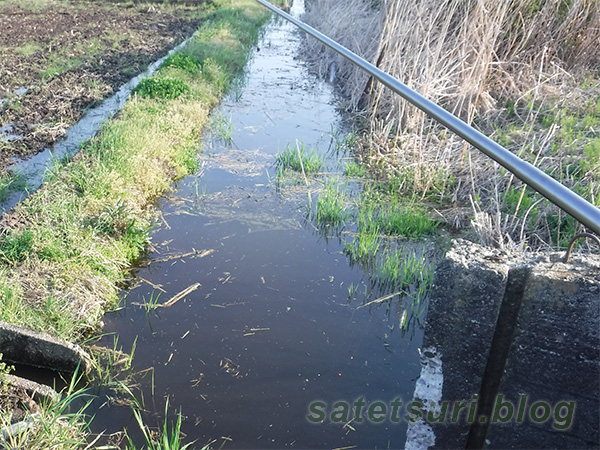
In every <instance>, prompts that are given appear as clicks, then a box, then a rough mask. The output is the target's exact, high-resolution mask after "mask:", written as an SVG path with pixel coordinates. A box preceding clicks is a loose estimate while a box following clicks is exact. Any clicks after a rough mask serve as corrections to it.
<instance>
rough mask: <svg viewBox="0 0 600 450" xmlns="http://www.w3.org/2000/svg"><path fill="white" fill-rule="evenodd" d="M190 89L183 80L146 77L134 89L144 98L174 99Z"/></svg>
mask: <svg viewBox="0 0 600 450" xmlns="http://www.w3.org/2000/svg"><path fill="white" fill-rule="evenodd" d="M189 91H190V88H189V86H188V85H187V84H185V83H184V82H183V81H181V80H173V79H170V78H146V79H145V80H142V81H141V82H140V84H138V85H137V87H136V88H135V89H134V90H133V92H134V93H135V94H137V95H138V96H140V97H142V98H153V99H163V100H174V99H176V98H178V97H181V96H182V95H184V94H187V93H188V92H189Z"/></svg>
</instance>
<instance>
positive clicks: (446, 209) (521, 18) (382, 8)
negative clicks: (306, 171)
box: [305, 0, 600, 249]
mask: <svg viewBox="0 0 600 450" xmlns="http://www.w3.org/2000/svg"><path fill="white" fill-rule="evenodd" d="M305 20H307V21H308V22H309V23H311V24H313V25H314V26H315V27H316V28H317V29H320V30H323V31H325V32H326V34H328V35H329V36H330V37H332V38H333V39H336V40H338V41H339V42H341V43H342V44H343V45H345V46H347V47H349V48H350V49H351V50H353V51H355V52H356V53H358V54H360V55H361V56H363V57H365V58H366V59H368V60H370V61H371V62H373V63H376V64H377V65H378V66H379V67H380V68H381V69H383V70H385V71H386V72H389V73H391V74H392V75H393V76H395V77H396V78H398V79H399V80H401V81H402V82H403V83H405V84H406V85H408V86H409V87H411V88H412V89H414V90H416V91H417V92H420V93H422V94H423V95H425V96H426V97H428V98H429V99H431V100H433V101H434V102H436V103H438V104H440V105H442V106H443V107H444V108H446V109H447V110H449V111H451V112H453V113H454V114H456V115H458V116H459V117H461V118H462V119H463V120H465V121H467V122H468V123H470V124H472V125H473V126H475V127H476V128H478V129H479V130H481V131H482V132H484V133H485V134H487V135H489V136H491V137H492V138H493V139H494V140H496V141H498V142H499V143H500V144H502V145H503V146H505V147H506V148H508V149H509V150H511V151H513V152H514V153H516V154H518V155H519V156H520V157H522V158H524V159H526V160H528V161H529V162H531V163H533V164H534V165H536V166H538V167H539V168H541V169H542V170H544V171H546V172H547V173H549V174H550V175H552V176H553V177H554V178H556V179H558V180H559V181H561V182H562V183H563V184H566V185H567V186H569V187H570V188H571V189H573V190H575V191H576V192H578V193H579V194H580V195H582V196H583V197H585V198H587V199H588V200H590V201H591V202H593V203H595V204H596V205H598V204H600V196H599V195H598V192H597V187H596V186H597V182H598V179H599V177H600V84H599V82H600V69H599V68H600V27H599V26H598V24H600V2H598V1H597V0H572V1H562V0H547V1H537V0H528V1H516V0H504V1H500V2H497V1H493V0H470V1H463V0H427V1H424V2H418V3H417V4H415V3H414V2H409V1H407V0H386V1H383V2H376V1H373V0H350V1H344V2H341V1H338V2H332V1H326V0H312V1H310V2H309V3H308V10H307V14H306V15H305ZM349 24H351V25H352V26H348V25H349ZM349 30H351V33H349ZM359 37H360V39H359ZM307 47H308V51H307V52H306V53H307V54H308V55H311V56H312V57H313V60H314V63H315V65H316V66H317V67H318V68H319V70H320V71H321V72H323V73H325V72H327V71H328V70H329V67H330V65H331V64H332V63H333V62H335V64H336V65H337V67H338V70H337V74H338V81H339V84H340V85H341V89H342V90H343V91H344V93H345V94H346V97H347V98H348V99H349V104H348V107H349V109H353V110H355V111H356V110H358V111H360V112H361V113H362V115H363V116H364V117H365V118H366V119H367V120H366V123H367V125H366V128H367V130H368V132H366V133H365V135H364V139H363V145H362V147H363V148H362V152H361V155H360V156H361V158H362V159H363V161H364V162H365V163H366V164H368V165H369V166H370V167H371V168H372V169H373V170H374V172H376V173H378V174H380V175H382V176H384V177H386V178H387V179H388V180H389V179H393V180H394V181H395V183H396V184H397V185H398V186H399V190H400V191H402V192H403V193H405V194H406V193H407V194H409V195H417V196H418V197H419V198H421V200H423V201H425V202H426V203H429V204H430V205H431V206H432V208H433V209H434V210H435V211H436V214H438V215H439V216H441V217H443V218H444V219H445V220H446V221H447V222H448V223H449V224H451V225H452V226H456V227H458V228H464V227H468V228H469V229H470V230H471V231H472V232H474V234H475V235H476V237H478V238H479V240H480V241H482V242H484V243H486V244H490V245H496V246H500V247H506V246H508V247H518V248H521V249H523V248H525V247H533V248H540V247H546V246H551V247H556V246H564V245H565V242H567V241H568V240H569V239H570V238H571V237H572V236H573V235H574V234H575V232H576V231H577V230H580V229H581V228H582V227H581V225H579V224H577V223H576V221H575V220H574V219H572V218H571V217H569V216H566V215H565V214H564V213H562V212H561V211H560V210H558V209H557V208H556V207H554V206H553V205H551V204H549V203H548V202H547V201H546V200H545V199H543V198H541V197H540V196H539V195H538V194H536V193H534V192H533V191H532V190H530V189H529V188H527V187H525V186H524V185H523V184H522V183H521V182H520V181H518V180H516V179H515V178H514V177H513V176H512V175H511V174H510V173H507V172H506V171H505V170H503V169H502V168H501V167H500V166H498V165H497V164H495V163H493V162H492V161H491V160H489V159H488V158H487V157H485V156H484V155H483V154H481V153H480V152H479V151H478V150H476V149H472V148H470V146H469V145H467V144H465V143H463V142H462V140H461V139H460V138H458V137H456V136H454V135H452V134H451V133H447V132H446V130H445V129H444V128H443V127H441V126H439V125H437V124H436V123H434V122H433V121H432V120H430V119H428V118H427V117H425V115H424V113H422V112H420V111H419V110H418V109H416V108H415V107H413V106H411V105H410V104H408V103H407V102H406V101H404V100H402V99H401V98H400V97H399V96H396V95H394V94H392V93H391V91H389V90H388V89H387V88H384V87H382V86H381V85H380V84H378V83H373V84H371V83H369V78H368V76H367V75H365V74H364V73H362V71H361V70H360V69H357V68H356V67H354V66H353V65H351V64H350V63H348V62H346V61H345V60H343V59H342V58H341V57H338V56H337V55H334V54H333V53H332V52H331V51H329V50H325V49H324V48H323V47H322V46H320V45H319V44H317V43H316V42H315V41H314V40H308V42H307Z"/></svg>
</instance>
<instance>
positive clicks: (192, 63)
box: [161, 53, 202, 74]
mask: <svg viewBox="0 0 600 450" xmlns="http://www.w3.org/2000/svg"><path fill="white" fill-rule="evenodd" d="M201 65H202V64H201V62H200V60H199V59H198V58H196V57H195V56H192V55H184V54H183V53H175V54H174V55H171V56H169V57H168V58H167V59H166V60H165V61H164V62H163V63H162V64H161V68H163V67H174V68H176V69H181V70H185V71H186V72H188V73H190V74H196V73H198V72H199V71H200V68H201Z"/></svg>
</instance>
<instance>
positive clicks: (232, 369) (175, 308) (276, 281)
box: [90, 1, 422, 448]
mask: <svg viewBox="0 0 600 450" xmlns="http://www.w3.org/2000/svg"><path fill="white" fill-rule="evenodd" d="M301 9H302V2H300V1H296V4H295V6H294V10H293V13H295V14H298V13H299V12H300V11H301ZM299 40H300V36H299V35H298V34H296V32H295V30H294V29H293V28H292V26H291V25H289V24H287V23H282V22H275V23H274V24H272V25H270V26H269V28H268V30H267V32H266V34H265V36H264V39H263V40H262V42H261V44H260V45H259V50H257V51H256V54H255V56H254V59H253V61H252V63H251V65H250V67H249V69H248V76H247V79H246V84H245V87H243V88H242V89H241V90H234V92H233V94H232V95H231V98H230V99H229V100H228V101H226V102H225V103H224V104H223V105H222V107H221V108H220V110H219V111H218V112H217V113H216V114H217V115H220V116H221V117H226V118H230V119H231V124H232V125H233V131H232V134H231V138H232V144H231V145H230V146H218V145H216V142H218V140H214V141H213V145H211V146H208V147H209V148H208V149H207V150H206V151H205V153H204V155H203V156H202V157H201V161H202V162H203V175H202V176H200V175H196V176H191V177H188V178H186V179H185V180H183V181H182V182H181V183H180V184H179V185H178V186H177V190H176V192H173V193H172V194H171V195H169V196H167V197H166V198H164V199H163V200H162V201H161V202H160V209H161V211H162V213H163V220H161V221H160V222H159V223H158V224H157V226H156V227H155V229H154V231H153V234H152V242H153V246H154V249H153V251H151V252H150V253H149V255H148V258H147V261H146V262H145V263H144V264H142V266H141V267H140V268H139V269H138V270H137V271H136V276H137V281H138V282H139V283H138V285H137V286H136V287H134V288H132V289H131V290H130V291H129V292H127V293H126V302H127V305H128V306H127V307H126V308H125V309H123V310H121V311H119V312H116V313H111V314H108V315H107V316H106V319H105V322H106V326H105V329H104V331H105V332H106V333H110V332H116V333H117V334H118V335H119V342H120V344H121V345H123V347H124V348H125V349H129V348H130V347H131V346H132V345H133V342H134V341H135V340H136V339H137V345H136V350H135V358H134V365H135V369H136V370H139V371H143V370H145V369H149V368H152V370H150V371H147V372H146V376H145V377H144V378H142V379H141V381H140V389H141V392H142V393H143V399H144V402H145V407H146V410H147V411H148V413H147V414H146V416H145V417H146V421H147V423H148V424H149V425H151V426H156V425H159V424H161V423H162V421H163V415H164V408H165V406H164V405H165V400H166V398H167V397H168V399H169V414H174V413H175V412H176V411H179V410H180V409H181V411H182V413H183V415H184V421H183V425H182V430H183V432H184V433H185V434H186V435H187V440H188V441H189V440H197V441H196V442H197V444H198V445H199V446H201V445H203V444H205V443H206V442H208V441H210V440H212V439H216V440H217V443H216V444H215V445H216V446H218V445H220V443H221V442H222V441H223V440H224V439H223V438H226V439H225V441H226V443H225V447H226V448H284V447H296V448H341V447H347V446H357V447H359V448H365V447H367V448H388V447H391V448H398V447H402V446H403V445H404V441H405V436H406V424H405V423H403V422H400V423H392V422H391V421H390V420H385V421H383V422H382V423H379V424H373V423H369V422H368V421H366V420H364V421H363V422H362V423H357V422H356V421H354V422H351V423H350V424H349V425H346V426H345V424H344V423H331V422H330V421H329V420H327V421H326V422H325V423H320V424H313V423H311V422H309V421H308V420H307V414H308V407H309V404H310V403H311V402H313V401H317V400H320V401H322V402H325V404H326V411H327V412H328V413H329V412H330V411H331V409H332V406H333V404H334V403H335V402H336V401H346V402H348V403H352V402H354V401H355V400H356V399H358V398H360V397H364V398H365V400H366V402H367V404H368V403H370V402H372V401H375V400H380V401H383V402H387V403H389V402H391V401H392V400H393V399H395V398H397V397H402V398H403V399H405V400H406V401H408V400H409V399H411V398H412V394H413V391H414V386H415V384H414V382H415V379H416V378H417V377H418V375H419V372H420V364H419V358H418V351H417V347H418V346H419V345H420V343H421V340H422V333H421V330H420V329H419V327H414V328H412V329H410V331H409V332H407V333H401V332H399V331H398V320H399V319H398V317H397V316H396V315H395V313H394V312H393V311H387V310H386V308H385V307H381V308H378V307H372V308H368V307H367V308H359V306H360V305H361V304H362V302H363V300H364V294H362V293H361V291H360V290H359V293H358V295H356V296H355V298H353V299H351V300H349V298H348V287H349V286H350V285H351V284H353V285H354V286H356V285H361V282H362V280H363V278H364V277H365V275H364V274H363V272H362V270H361V269H360V268H359V267H356V266H355V267H354V268H352V267H350V265H349V264H348V260H347V258H346V256H344V255H343V254H342V253H341V251H342V244H341V243H340V242H339V241H338V240H336V239H332V240H329V241H327V240H326V239H324V238H323V237H321V236H320V235H319V234H318V233H316V232H315V229H314V227H312V226H311V225H310V223H307V222H306V221H305V217H304V209H303V206H302V205H301V203H302V202H300V201H299V199H302V200H303V201H304V202H305V200H306V197H297V196H294V195H291V194H285V195H282V194H281V193H280V192H278V190H277V189H276V188H275V186H274V184H273V178H274V173H275V171H274V169H273V166H272V165H273V161H274V155H275V154H276V153H277V152H279V151H281V150H283V149H284V148H285V146H286V145H287V144H289V143H292V144H293V143H294V142H295V140H296V139H298V140H300V141H302V142H304V143H305V144H308V145H310V146H311V147H318V148H319V149H320V151H322V152H326V151H327V149H328V147H329V145H330V141H331V130H332V127H333V129H340V128H341V124H340V119H339V117H338V116H337V113H336V110H335V105H334V99H333V94H332V90H331V87H330V86H329V85H327V84H324V83H322V82H320V81H318V80H316V79H315V78H314V77H312V76H311V75H309V74H308V72H307V70H306V68H305V67H304V66H303V63H302V62H301V61H299V60H298V59H296V56H295V55H296V50H297V48H298V45H299ZM331 165H335V163H334V162H332V163H331ZM298 195H300V196H304V195H305V194H298ZM182 255H185V256H182ZM197 283H200V286H199V287H197V289H196V290H193V291H192V292H191V293H189V294H188V295H186V296H185V297H184V298H182V299H181V300H179V301H177V302H175V303H174V304H173V305H172V306H170V307H168V308H158V309H156V310H155V311H151V312H146V310H145V309H144V308H140V307H139V306H136V304H142V303H147V302H149V301H150V299H151V298H156V295H158V294H159V293H160V297H159V299H158V302H159V303H163V302H166V301H168V300H169V299H171V298H173V296H175V295H176V294H178V293H179V292H181V291H182V290H184V289H186V288H188V287H191V286H194V285H196V284H197ZM361 289H362V287H361ZM106 340H107V341H110V340H111V338H110V337H107V338H106ZM150 373H153V377H152V376H150V375H149V374H150ZM90 412H93V411H90ZM95 414H96V418H95V420H94V422H93V426H94V428H95V430H97V431H100V430H106V431H107V432H108V433H111V432H115V431H118V430H120V429H122V428H123V426H127V427H128V429H129V430H131V431H133V430H135V427H136V425H135V422H134V420H133V419H132V414H131V410H130V409H129V408H127V407H119V406H115V405H110V406H109V405H108V404H104V405H103V406H102V407H101V408H99V409H97V410H96V411H95Z"/></svg>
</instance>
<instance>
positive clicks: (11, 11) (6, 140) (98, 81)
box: [0, 0, 211, 173]
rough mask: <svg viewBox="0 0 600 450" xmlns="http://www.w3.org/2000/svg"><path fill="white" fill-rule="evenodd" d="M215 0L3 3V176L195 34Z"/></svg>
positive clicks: (0, 69)
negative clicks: (201, 15) (201, 14)
mask: <svg viewBox="0 0 600 450" xmlns="http://www.w3.org/2000/svg"><path fill="white" fill-rule="evenodd" d="M210 2H211V0H186V1H181V2H171V3H174V4H170V5H164V4H162V3H155V2H152V3H138V2H128V3H118V2H115V1H111V0H94V1H91V0H48V1H44V2H42V1H40V0H8V1H6V2H2V4H1V5H0V30H2V32H1V33H0V128H1V129H2V132H0V173H3V172H4V171H5V169H6V167H7V166H8V165H10V163H11V162H13V160H14V159H15V158H18V157H24V156H27V155H32V154H35V153H37V152H39V151H41V150H43V149H45V148H47V147H49V146H51V145H52V143H53V142H54V141H55V140H56V139H57V138H59V137H61V136H63V135H64V134H65V132H66V129H67V128H68V127H69V126H70V125H72V124H73V123H75V122H76V121H77V120H78V119H79V118H80V117H81V116H82V114H83V113H84V112H85V110H86V109H87V108H89V107H91V106H93V105H94V104H96V103H98V102H99V101H101V100H102V99H103V98H105V97H107V96H109V95H110V94H111V93H112V92H113V91H115V90H116V88H118V87H119V86H120V85H121V84H123V83H124V82H125V81H127V80H128V79H130V78H131V77H132V76H135V75H136V74H137V73H139V72H141V71H142V70H143V69H144V68H145V67H146V66H147V65H148V64H149V63H151V62H152V61H154V60H156V59H158V58H159V57H160V56H162V55H164V54H165V53H166V52H167V51H168V50H169V49H171V48H172V47H174V46H175V45H176V44H177V43H179V42H181V41H182V40H183V39H185V38H187V37H189V36H190V35H191V34H192V33H193V32H194V31H195V30H196V29H197V27H198V25H199V24H200V21H201V20H200V18H199V12H200V11H201V10H202V9H206V8H207V7H208V5H209V4H210Z"/></svg>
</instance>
